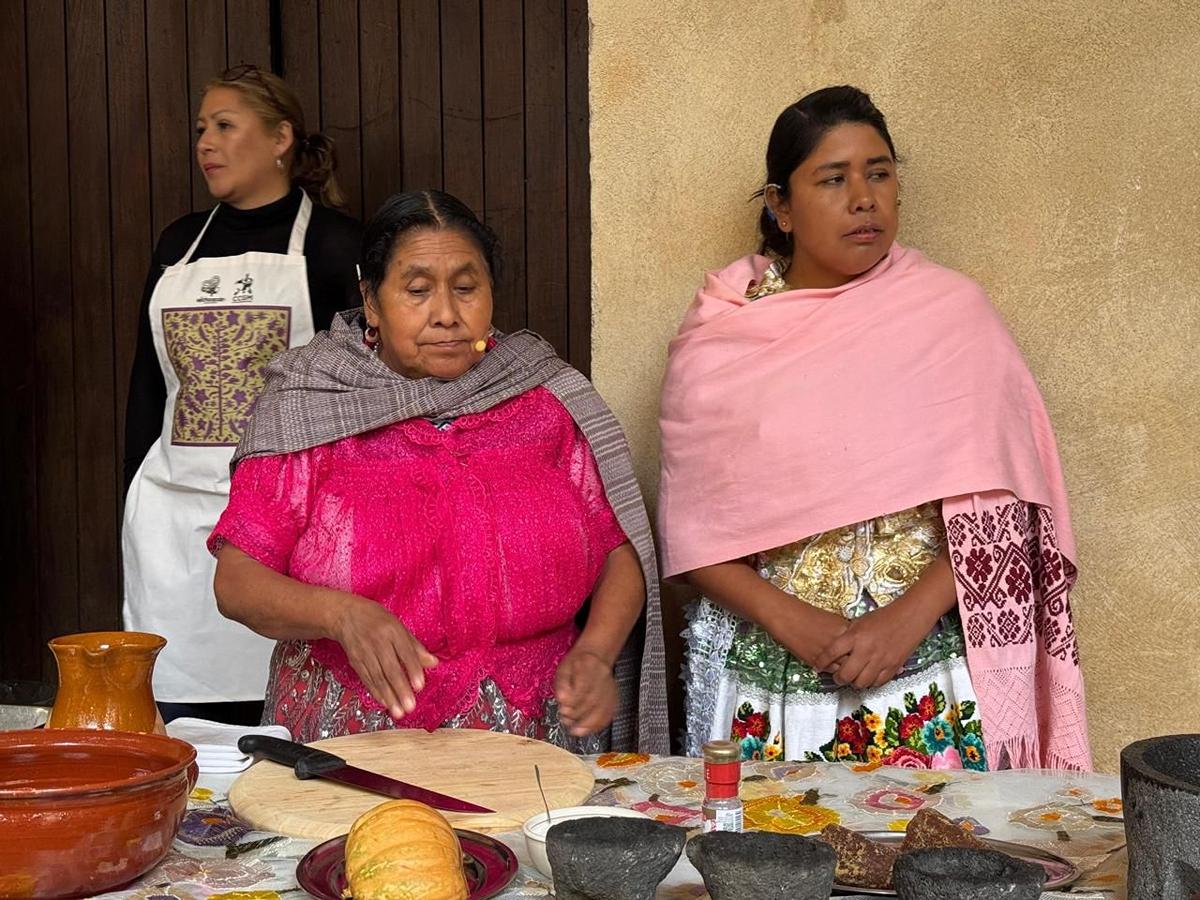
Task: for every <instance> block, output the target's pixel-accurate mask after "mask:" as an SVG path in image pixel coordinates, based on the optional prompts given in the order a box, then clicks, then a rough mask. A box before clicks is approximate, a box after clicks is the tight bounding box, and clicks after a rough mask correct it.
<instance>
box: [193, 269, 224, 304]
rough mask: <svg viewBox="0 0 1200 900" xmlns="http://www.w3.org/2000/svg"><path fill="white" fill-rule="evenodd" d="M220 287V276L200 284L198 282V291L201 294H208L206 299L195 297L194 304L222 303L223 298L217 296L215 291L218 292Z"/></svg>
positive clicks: (207, 279)
mask: <svg viewBox="0 0 1200 900" xmlns="http://www.w3.org/2000/svg"><path fill="white" fill-rule="evenodd" d="M220 287H221V276H220V275H214V276H213V277H212V278H205V279H204V280H203V281H202V282H200V290H201V291H202V292H203V293H205V294H208V296H207V297H197V298H196V302H197V303H220V302H222V301H223V300H224V299H225V298H224V297H218V296H217V291H218V290H220Z"/></svg>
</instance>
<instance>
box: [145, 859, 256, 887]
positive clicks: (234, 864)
mask: <svg viewBox="0 0 1200 900" xmlns="http://www.w3.org/2000/svg"><path fill="white" fill-rule="evenodd" d="M155 872H156V873H158V875H159V876H160V878H161V880H164V881H167V882H171V883H176V882H189V883H194V884H203V885H206V886H207V887H214V888H248V887H254V886H255V885H256V884H261V883H262V882H264V881H267V880H269V879H272V878H274V877H275V872H274V870H273V869H271V867H270V866H265V865H262V864H260V863H255V862H253V861H247V862H243V861H241V860H236V859H210V858H205V859H196V858H194V857H190V856H184V855H183V854H181V853H175V852H172V853H170V854H168V856H167V858H166V859H165V860H163V862H162V863H160V864H159V867H158V869H156V870H155Z"/></svg>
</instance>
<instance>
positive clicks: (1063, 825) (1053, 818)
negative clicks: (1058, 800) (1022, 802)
mask: <svg viewBox="0 0 1200 900" xmlns="http://www.w3.org/2000/svg"><path fill="white" fill-rule="evenodd" d="M1008 821H1010V822H1012V823H1013V824H1014V825H1024V826H1025V827H1026V828H1036V829H1038V830H1040V831H1054V832H1059V831H1065V832H1072V831H1087V830H1088V829H1089V828H1091V827H1093V826H1094V825H1095V824H1096V823H1095V821H1094V820H1093V819H1092V817H1091V816H1089V815H1088V814H1087V813H1085V812H1083V810H1081V809H1079V808H1078V807H1072V806H1059V805H1057V804H1052V803H1047V804H1045V805H1043V806H1035V807H1032V808H1031V809H1018V810H1017V811H1016V812H1012V813H1009V814H1008Z"/></svg>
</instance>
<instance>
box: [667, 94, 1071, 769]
mask: <svg viewBox="0 0 1200 900" xmlns="http://www.w3.org/2000/svg"><path fill="white" fill-rule="evenodd" d="M767 175H768V179H767V181H768V183H767V185H766V186H765V188H764V189H763V192H762V194H763V199H764V209H763V212H762V217H761V220H760V227H761V231H762V235H763V241H762V248H761V252H762V255H756V256H748V257H745V258H743V259H740V260H738V261H736V262H734V263H733V264H731V265H730V266H728V267H726V268H725V269H722V270H720V271H718V272H713V273H710V274H709V275H708V276H707V278H706V279H705V283H704V286H703V287H702V288H701V289H700V290H699V292H698V293H697V295H696V299H695V301H694V302H693V304H692V306H691V308H690V309H689V311H688V313H687V315H686V317H685V318H684V321H683V324H682V325H681V327H680V329H679V334H678V336H677V337H676V338H675V339H674V340H673V341H672V343H671V346H670V351H669V361H668V365H667V374H666V378H665V381H664V385H663V398H662V413H661V430H662V480H661V492H660V497H659V508H658V514H659V532H660V537H661V540H662V553H663V568H664V572H665V574H666V575H667V576H668V577H669V576H684V577H686V578H687V579H688V580H689V581H690V582H691V583H692V584H694V585H695V586H696V587H698V588H699V589H700V591H701V592H702V593H703V595H704V597H703V598H702V600H701V601H700V602H699V603H698V605H697V607H696V609H695V610H693V613H692V616H691V621H690V624H689V628H688V631H687V640H688V669H687V745H688V746H687V749H688V751H689V752H690V753H693V754H694V753H696V752H697V751H698V748H699V745H700V743H702V742H703V741H706V740H709V739H712V738H732V739H733V740H736V741H739V742H740V743H741V745H742V754H743V756H744V757H745V758H748V759H754V758H763V759H810V760H820V759H824V760H830V761H847V762H856V763H863V764H872V763H882V764H884V765H899V766H910V767H932V768H958V767H966V768H973V769H980V770H982V769H985V768H1002V767H1010V766H1012V767H1021V766H1045V767H1053V768H1076V769H1089V768H1090V767H1091V754H1090V751H1089V747H1088V739H1087V727H1086V721H1085V714H1084V700H1083V684H1082V679H1081V676H1080V670H1079V656H1078V651H1077V649H1076V642H1075V631H1074V627H1073V625H1072V621H1071V612H1070V604H1069V594H1070V590H1071V587H1072V585H1073V584H1074V581H1075V575H1076V566H1075V545H1074V540H1073V537H1072V533H1071V525H1070V519H1069V514H1068V510H1067V499H1066V491H1065V487H1064V484H1063V478H1062V473H1061V469H1060V466H1059V461H1058V454H1057V450H1056V446H1055V441H1054V435H1053V431H1052V429H1051V426H1050V422H1049V420H1048V418H1047V416H1046V411H1045V408H1044V406H1043V403H1042V399H1041V396H1040V394H1039V392H1038V388H1037V385H1036V383H1035V382H1034V380H1033V378H1032V376H1031V375H1030V373H1029V370H1028V369H1027V367H1026V365H1025V362H1024V360H1023V359H1022V357H1021V354H1020V352H1019V351H1018V349H1017V347H1016V345H1015V344H1014V342H1013V340H1012V338H1011V336H1010V335H1009V333H1008V331H1007V330H1006V329H1005V326H1004V324H1003V322H1002V321H1001V320H1000V318H999V316H998V315H997V314H996V312H995V310H994V309H993V308H992V306H991V304H990V302H989V301H988V298H987V296H986V295H985V294H984V292H983V291H982V289H981V288H980V287H979V286H978V285H977V284H975V283H974V282H973V281H971V279H969V278H967V277H966V276H964V275H961V274H959V273H957V272H954V271H952V270H950V269H946V268H944V267H942V266H939V265H937V264H936V263H933V262H931V261H930V260H928V259H926V258H925V257H924V256H922V255H921V254H920V253H919V252H918V251H916V250H912V249H910V248H906V247H902V246H901V245H899V244H897V243H896V242H895V235H896V230H897V226H898V209H899V206H900V200H899V198H898V196H897V181H896V153H895V149H894V147H893V145H892V140H891V137H890V135H889V134H888V130H887V125H886V122H885V120H884V117H883V115H882V113H880V112H879V110H878V109H877V108H876V107H875V106H874V105H873V104H872V103H871V100H870V98H869V97H868V96H867V95H866V94H864V93H862V92H861V91H859V90H857V89H855V88H851V87H836V88H826V89H824V90H821V91H817V92H815V93H813V94H810V95H809V96H807V97H805V98H803V99H801V100H800V101H798V102H797V103H795V104H793V105H791V106H789V107H788V108H787V109H785V110H784V111H783V113H782V114H781V115H780V116H779V118H778V119H777V120H776V123H775V126H774V129H773V130H772V133H771V138H770V143H769V146H768V148H767Z"/></svg>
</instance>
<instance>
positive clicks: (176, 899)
mask: <svg viewBox="0 0 1200 900" xmlns="http://www.w3.org/2000/svg"><path fill="white" fill-rule="evenodd" d="M129 900H200V894H197V893H195V892H194V891H189V890H187V889H186V888H182V887H179V886H178V885H174V884H168V885H155V886H154V887H150V888H146V889H145V890H141V891H138V892H137V893H135V894H130V895H129Z"/></svg>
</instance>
